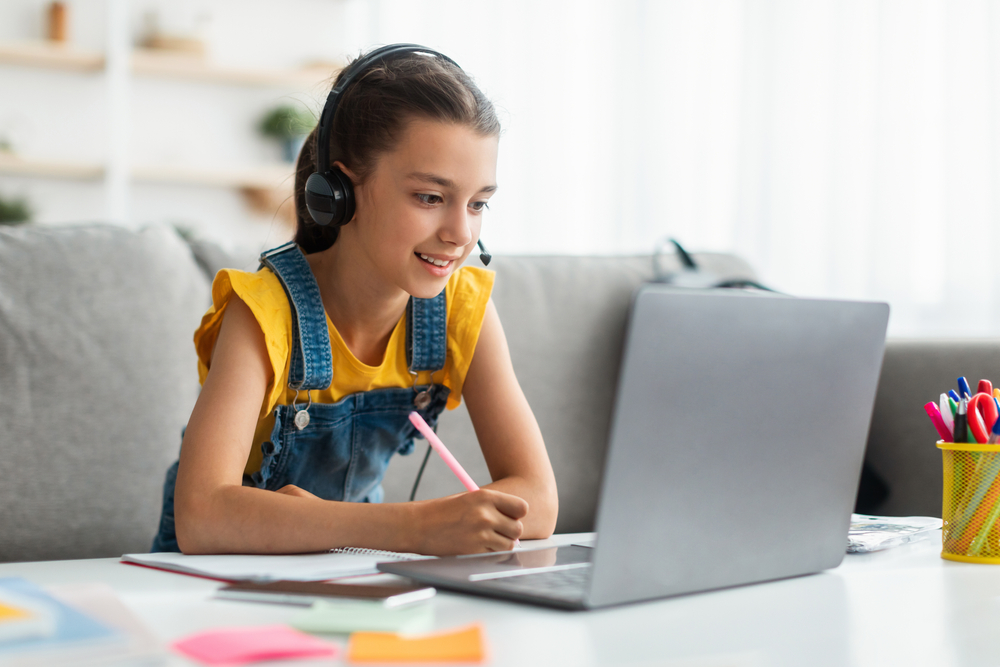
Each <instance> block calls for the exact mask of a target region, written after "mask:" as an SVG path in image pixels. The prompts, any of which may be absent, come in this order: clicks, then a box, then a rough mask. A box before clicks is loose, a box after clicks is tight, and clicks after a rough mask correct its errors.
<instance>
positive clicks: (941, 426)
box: [924, 401, 951, 442]
mask: <svg viewBox="0 0 1000 667" xmlns="http://www.w3.org/2000/svg"><path fill="white" fill-rule="evenodd" d="M924 410H925V411H926V412H927V416H928V417H930V418H931V422H932V423H933V424H934V428H936V429H937V432H938V435H940V436H941V440H943V441H944V442H950V441H951V431H949V430H948V427H947V426H945V423H944V420H943V419H941V411H940V410H938V406H936V405H934V401H928V403H927V404H926V405H924Z"/></svg>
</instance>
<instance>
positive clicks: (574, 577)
mask: <svg viewBox="0 0 1000 667" xmlns="http://www.w3.org/2000/svg"><path fill="white" fill-rule="evenodd" d="M590 569H591V568H590V567H577V568H573V569H570V570H556V571H555V572H536V573H533V574H522V575H518V576H516V577H504V578H503V579H494V580H493V581H491V582H490V584H491V586H495V587H497V588H502V589H504V590H509V591H517V592H518V593H530V594H532V595H538V596H541V597H548V598H557V599H560V600H582V599H583V596H584V593H586V591H587V584H588V583H589V581H590Z"/></svg>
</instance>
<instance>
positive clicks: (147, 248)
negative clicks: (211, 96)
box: [0, 225, 209, 561]
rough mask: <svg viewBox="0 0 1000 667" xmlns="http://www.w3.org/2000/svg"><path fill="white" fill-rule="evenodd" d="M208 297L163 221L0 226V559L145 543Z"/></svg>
mask: <svg viewBox="0 0 1000 667" xmlns="http://www.w3.org/2000/svg"><path fill="white" fill-rule="evenodd" d="M208 302H209V283H208V281H207V280H206V278H205V276H204V274H203V273H202V271H201V270H200V269H199V267H198V265H197V264H196V263H195V261H194V259H193V257H192V254H191V251H190V250H189V248H188V246H187V245H186V244H185V242H184V241H183V240H182V239H181V238H180V237H179V236H178V235H177V234H176V233H175V232H174V231H173V230H172V229H170V228H168V227H155V228H148V229H144V230H141V231H131V230H127V229H123V228H118V227H111V226H100V225H88V226H79V227H66V228H53V227H34V226H26V227H18V228H2V227H0V507H3V511H2V512H0V535H2V538H0V561H12V560H42V559H57V558H83V557H99V556H118V555H120V554H122V553H125V552H129V551H145V550H147V549H148V548H149V545H150V542H151V541H152V538H153V534H154V533H155V530H156V525H157V520H158V517H159V510H160V498H161V488H162V483H163V475H164V473H165V471H166V468H167V466H168V465H169V463H170V462H171V461H172V460H173V459H174V458H175V457H176V456H177V452H178V445H179V443H180V432H181V428H182V426H183V425H184V424H185V423H186V422H187V419H188V417H189V415H190V412H191V408H192V406H193V404H194V401H195V398H196V396H197V392H198V382H197V371H196V360H195V355H194V348H193V345H192V342H191V335H192V332H193V331H194V329H195V327H196V326H197V324H198V322H199V320H200V317H201V315H202V313H203V312H204V310H205V308H206V307H207V305H208Z"/></svg>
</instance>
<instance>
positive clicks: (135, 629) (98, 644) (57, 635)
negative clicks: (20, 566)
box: [0, 577, 160, 667]
mask: <svg viewBox="0 0 1000 667" xmlns="http://www.w3.org/2000/svg"><path fill="white" fill-rule="evenodd" d="M0 599H4V600H7V601H10V602H12V603H13V605H11V606H12V607H13V608H14V609H19V610H21V611H27V612H28V613H29V615H33V616H34V618H35V619H36V620H35V625H33V626H31V628H30V631H29V630H25V629H24V628H22V630H21V631H18V630H15V629H14V626H11V629H10V631H9V633H8V634H7V635H5V636H3V638H0V664H2V665H4V667H43V666H45V667H48V666H49V665H65V666H67V667H69V666H73V667H90V666H94V667H96V666H97V665H102V666H103V665H124V664H132V663H136V662H142V663H143V664H149V659H150V658H155V657H156V656H158V655H160V651H159V648H158V646H157V643H156V642H155V640H153V638H152V637H151V636H150V635H149V634H148V633H147V632H146V631H145V630H144V629H143V628H142V627H141V625H139V624H138V622H137V621H135V619H134V617H132V615H131V614H130V613H129V611H128V610H127V609H126V608H125V607H124V605H122V604H121V602H119V601H118V599H117V597H116V596H115V594H114V592H113V591H112V590H111V589H110V588H108V587H107V586H104V585H101V584H96V585H93V586H90V585H88V586H73V587H62V588H55V589H52V590H48V591H47V590H44V589H42V588H40V587H39V586H37V585H35V584H33V583H31V582H29V581H27V580H25V579H21V578H19V577H6V578H0ZM8 618H9V619H10V620H9V621H4V622H0V626H2V625H5V624H6V623H7V622H11V623H16V622H17V621H16V620H15V619H16V614H15V615H14V616H8Z"/></svg>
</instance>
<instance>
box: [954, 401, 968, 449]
mask: <svg viewBox="0 0 1000 667" xmlns="http://www.w3.org/2000/svg"><path fill="white" fill-rule="evenodd" d="M968 408H969V402H968V401H967V400H965V399H964V398H963V399H962V400H961V401H959V402H958V412H956V413H955V439H954V442H968V441H969V428H968V422H967V421H966V411H967V410H968Z"/></svg>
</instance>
